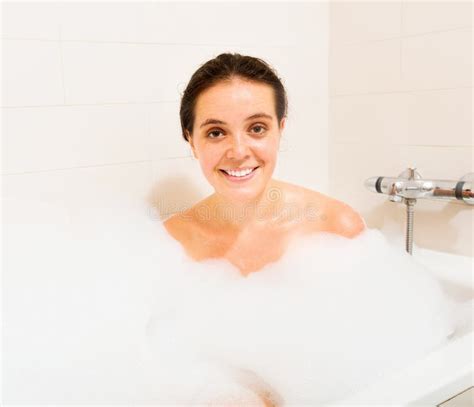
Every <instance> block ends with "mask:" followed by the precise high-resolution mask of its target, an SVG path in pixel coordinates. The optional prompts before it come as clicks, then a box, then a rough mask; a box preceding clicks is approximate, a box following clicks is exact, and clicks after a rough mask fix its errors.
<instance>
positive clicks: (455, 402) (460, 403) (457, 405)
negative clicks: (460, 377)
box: [439, 387, 474, 407]
mask: <svg viewBox="0 0 474 407" xmlns="http://www.w3.org/2000/svg"><path fill="white" fill-rule="evenodd" d="M473 402H474V387H470V388H469V389H467V390H465V391H463V392H462V393H460V394H458V395H457V396H455V397H453V398H451V399H449V400H447V401H445V402H444V403H441V404H440V405H439V407H469V406H472V404H473Z"/></svg>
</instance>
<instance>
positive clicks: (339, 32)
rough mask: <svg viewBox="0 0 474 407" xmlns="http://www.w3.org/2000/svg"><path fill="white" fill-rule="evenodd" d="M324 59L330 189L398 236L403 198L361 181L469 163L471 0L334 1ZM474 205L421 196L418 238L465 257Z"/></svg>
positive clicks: (436, 174)
mask: <svg viewBox="0 0 474 407" xmlns="http://www.w3.org/2000/svg"><path fill="white" fill-rule="evenodd" d="M329 64H330V65H329V66H330V67H329V78H330V108H329V118H330V121H329V123H330V145H329V151H330V153H329V158H330V160H329V162H330V170H329V179H330V187H329V191H330V194H332V195H333V196H336V197H337V198H339V199H342V200H344V201H346V202H347V203H349V204H350V205H352V206H353V207H354V208H356V209H357V210H358V211H359V212H360V213H361V214H362V215H363V216H364V218H365V219H366V221H367V224H368V226H369V227H375V228H379V229H381V230H383V231H384V233H386V234H387V236H397V239H398V238H401V239H402V241H401V243H403V238H404V235H405V205H402V204H395V203H392V202H389V201H388V200H387V198H386V196H384V195H376V194H374V193H372V192H369V191H368V190H366V189H365V187H364V186H363V182H364V180H365V179H366V178H369V177H372V176H379V175H385V176H397V175H398V174H400V173H401V172H403V171H404V170H405V169H406V168H407V167H408V166H410V165H412V166H415V167H417V170H418V172H419V173H420V174H421V175H422V176H423V177H424V178H431V179H451V180H458V179H459V178H461V177H462V176H464V175H465V174H466V173H469V172H472V171H474V169H473V139H472V3H471V2H455V1H444V2H440V1H436V2H435V1H433V2H429V1H422V2H417V1H393V2H331V3H330V62H329ZM473 209H474V207H472V206H468V205H466V204H463V203H457V202H454V203H445V202H440V201H431V200H430V201H428V200H418V201H417V203H416V206H415V229H414V230H415V233H414V235H415V244H416V245H419V246H420V247H425V248H429V249H433V250H441V251H445V252H451V253H458V254H464V255H467V256H472V255H473V253H472V252H473V250H472V249H473V239H472V233H473V231H472V228H473V219H474V217H473V214H474V210H473ZM401 250H402V248H401Z"/></svg>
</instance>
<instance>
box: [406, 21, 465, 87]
mask: <svg viewBox="0 0 474 407" xmlns="http://www.w3.org/2000/svg"><path fill="white" fill-rule="evenodd" d="M401 41H402V43H401V44H402V48H401V54H402V81H403V88H404V89H407V90H415V89H433V88H451V87H458V86H472V30H471V29H462V30H456V31H445V32H440V33H432V34H426V35H423V36H418V37H407V38H402V40H401Z"/></svg>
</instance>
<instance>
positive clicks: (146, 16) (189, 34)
mask: <svg viewBox="0 0 474 407" xmlns="http://www.w3.org/2000/svg"><path fill="white" fill-rule="evenodd" d="M197 16H198V17H197ZM326 17H327V4H325V3H324V2H321V3H314V4H311V3H297V4H291V3H287V2H285V3H278V2H277V3H238V2H232V3H230V2H229V3H217V2H211V3H205V2H198V3H173V2H160V3H134V4H132V3H117V2H113V3H108V4H107V3H68V4H67V5H65V7H64V14H63V16H62V26H63V27H62V35H63V38H64V39H66V40H81V41H130V42H158V43H175V44H177V43H181V44H255V43H260V44H265V45H285V44H286V45H287V44H297V43H299V42H300V41H301V39H302V38H305V37H306V36H307V35H311V34H312V33H313V32H314V26H315V24H316V25H317V26H319V27H321V29H323V25H327V19H326ZM104 21H107V24H104Z"/></svg>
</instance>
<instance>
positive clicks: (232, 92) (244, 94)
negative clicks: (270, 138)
mask: <svg viewBox="0 0 474 407" xmlns="http://www.w3.org/2000/svg"><path fill="white" fill-rule="evenodd" d="M260 111H263V112H266V113H268V114H270V115H273V116H275V102H274V95H273V88H272V87H271V86H270V85H267V84H265V83H260V82H252V81H245V80H241V79H233V80H232V81H225V82H224V81H223V82H219V83H217V84H216V85H214V86H212V87H211V88H209V89H206V90H205V91H204V92H202V93H201V94H200V95H199V97H198V99H197V102H196V110H195V114H196V120H205V119H207V118H209V117H212V118H215V119H223V120H224V119H225V118H226V117H227V118H229V117H232V118H234V119H239V118H240V117H242V118H246V117H248V116H249V115H250V114H253V113H256V112H260Z"/></svg>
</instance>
